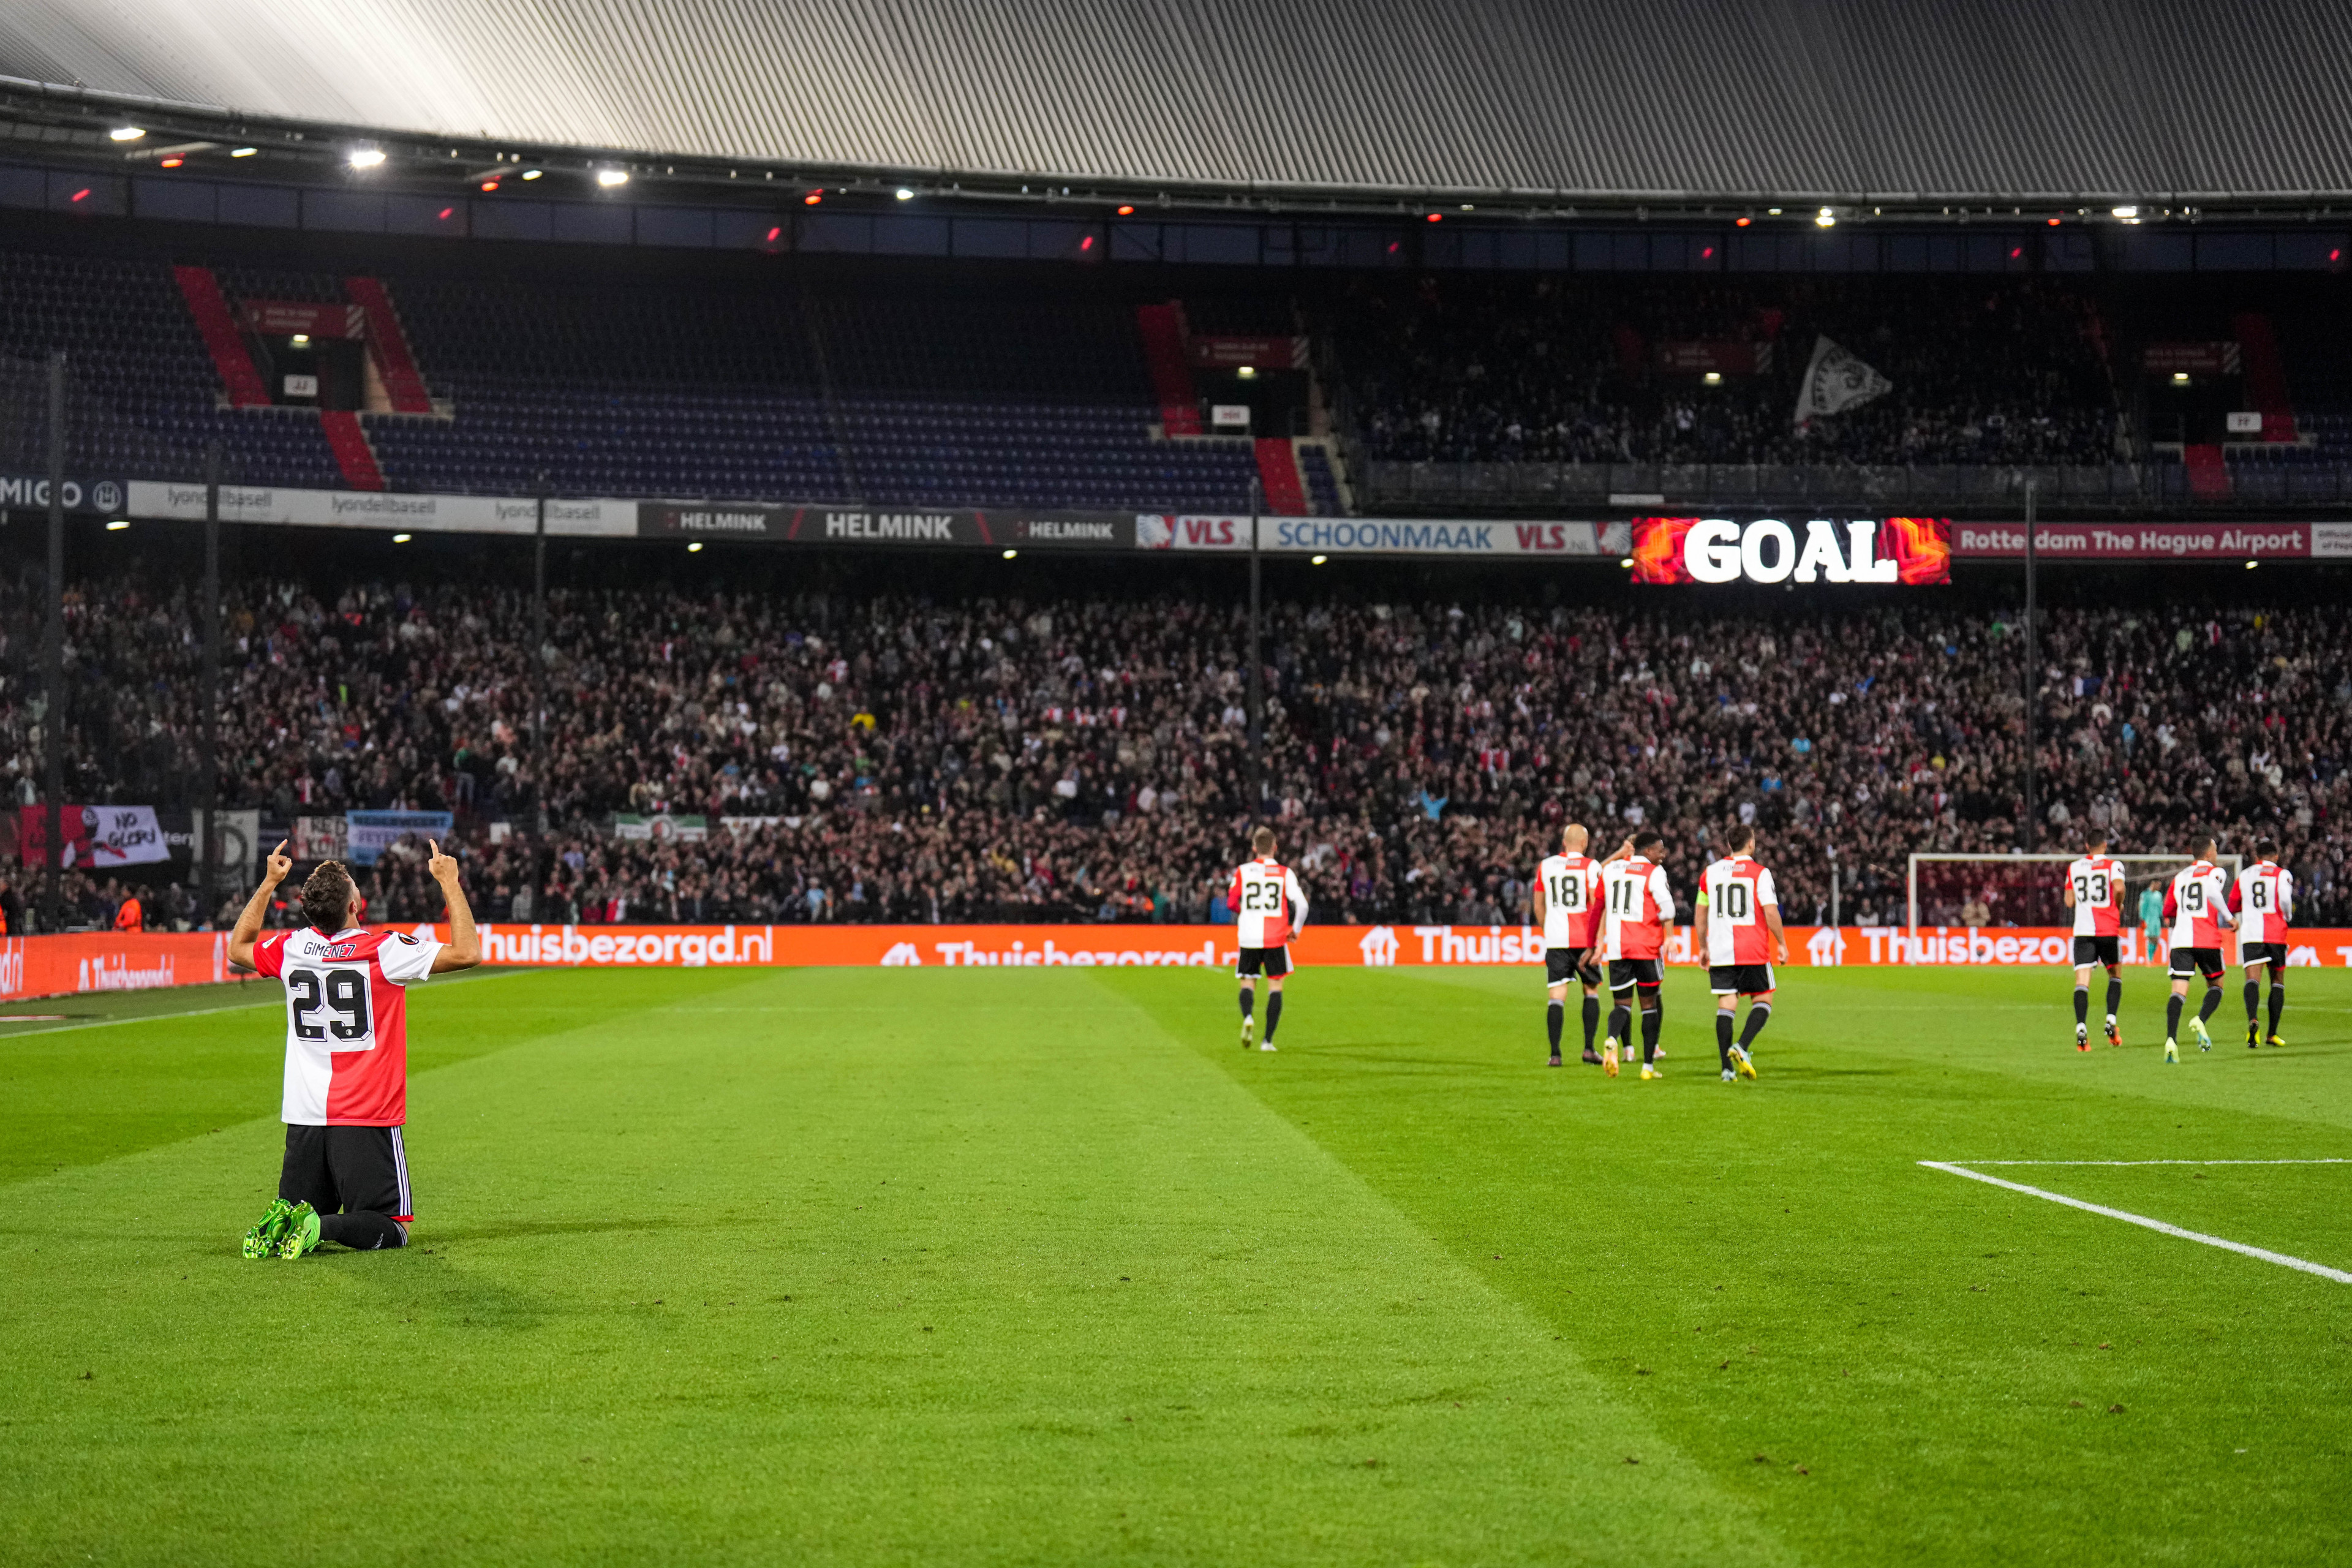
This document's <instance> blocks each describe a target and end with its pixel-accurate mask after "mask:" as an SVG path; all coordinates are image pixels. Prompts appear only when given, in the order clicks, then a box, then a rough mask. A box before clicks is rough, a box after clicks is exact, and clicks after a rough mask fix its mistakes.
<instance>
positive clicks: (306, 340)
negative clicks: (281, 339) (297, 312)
mask: <svg viewBox="0 0 2352 1568" xmlns="http://www.w3.org/2000/svg"><path fill="white" fill-rule="evenodd" d="M286 341H287V342H289V343H291V344H293V345H294V346H295V347H296V348H298V349H307V348H309V347H310V333H308V332H296V333H295V334H294V335H293V336H291V337H289V338H288V339H287V340H286Z"/></svg>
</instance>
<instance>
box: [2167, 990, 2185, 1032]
mask: <svg viewBox="0 0 2352 1568" xmlns="http://www.w3.org/2000/svg"><path fill="white" fill-rule="evenodd" d="M2180 1003H2181V995H2180V993H2179V992H2178V991H2176V992H2174V993H2173V994H2172V1000H2171V1001H2169V1002H2167V1003H2166V1004H2165V1005H2164V1037H2165V1038H2166V1039H2168V1040H2177V1039H2179V1037H2180Z"/></svg>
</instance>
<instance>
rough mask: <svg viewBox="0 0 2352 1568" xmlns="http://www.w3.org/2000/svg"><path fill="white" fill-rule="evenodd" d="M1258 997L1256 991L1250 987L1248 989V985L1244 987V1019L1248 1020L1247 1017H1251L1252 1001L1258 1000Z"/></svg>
mask: <svg viewBox="0 0 2352 1568" xmlns="http://www.w3.org/2000/svg"><path fill="white" fill-rule="evenodd" d="M1256 996H1257V993H1256V992H1255V991H1254V990H1252V989H1251V988H1250V987H1248V986H1246V985H1244V986H1243V987H1242V1016H1243V1017H1244V1018H1246V1017H1248V1016H1250V1003H1251V1002H1252V1001H1254V1000H1255V998H1256Z"/></svg>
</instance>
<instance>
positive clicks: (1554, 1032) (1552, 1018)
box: [1544, 1002, 1568, 1056]
mask: <svg viewBox="0 0 2352 1568" xmlns="http://www.w3.org/2000/svg"><path fill="white" fill-rule="evenodd" d="M1567 1019H1568V1004H1567V1003H1565V1002H1554V1003H1552V1004H1550V1005H1549V1006H1547V1007H1545V1008H1544V1033H1545V1034H1547V1035H1549V1036H1550V1037H1551V1054H1552V1055H1554V1056H1558V1055H1559V1026H1560V1025H1561V1024H1563V1023H1565V1022H1566V1021H1567Z"/></svg>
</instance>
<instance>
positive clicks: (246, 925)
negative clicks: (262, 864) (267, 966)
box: [228, 838, 294, 969]
mask: <svg viewBox="0 0 2352 1568" xmlns="http://www.w3.org/2000/svg"><path fill="white" fill-rule="evenodd" d="M293 869H294V862H293V861H292V859H290V858H288V856H287V853H286V840H284V839H283V838H281V839H279V840H278V847H277V848H275V849H272V850H271V851H270V852H269V868H268V870H267V871H264V872H263V873H262V875H261V886H259V887H257V888H256V889H253V897H251V898H249V899H247V900H245V908H244V910H242V911H240V912H239V913H238V915H237V917H236V925H235V926H233V927H231V928H230V930H229V933H228V961H229V962H230V963H234V964H236V966H237V967H238V968H239V969H255V968H257V967H259V966H258V965H257V964H256V963H254V962H253V943H254V939H255V938H257V937H258V936H260V934H261V921H262V918H263V917H264V916H266V915H268V912H269V896H270V895H271V894H272V893H275V892H276V891H278V884H279V883H280V882H283V881H284V880H286V879H287V877H288V876H289V874H290V873H291V872H292V871H293Z"/></svg>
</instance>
